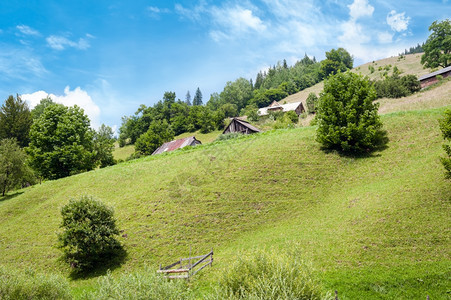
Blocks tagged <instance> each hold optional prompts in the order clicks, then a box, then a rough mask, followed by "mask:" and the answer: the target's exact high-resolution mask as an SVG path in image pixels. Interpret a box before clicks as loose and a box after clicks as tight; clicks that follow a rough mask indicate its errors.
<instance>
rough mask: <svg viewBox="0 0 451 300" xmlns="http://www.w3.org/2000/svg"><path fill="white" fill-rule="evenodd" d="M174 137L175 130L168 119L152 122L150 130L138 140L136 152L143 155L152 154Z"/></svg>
mask: <svg viewBox="0 0 451 300" xmlns="http://www.w3.org/2000/svg"><path fill="white" fill-rule="evenodd" d="M173 138H174V131H172V128H171V126H170V125H169V123H168V122H166V120H163V122H161V121H155V122H152V124H150V127H149V130H147V132H146V133H144V134H142V135H141V136H140V137H139V138H138V139H137V140H136V143H135V152H137V153H139V154H141V155H151V154H152V153H153V152H154V151H155V150H156V149H157V148H158V147H160V146H161V145H162V144H163V143H166V142H169V141H170V140H172V139H173Z"/></svg>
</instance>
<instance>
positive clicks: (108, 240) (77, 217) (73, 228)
mask: <svg viewBox="0 0 451 300" xmlns="http://www.w3.org/2000/svg"><path fill="white" fill-rule="evenodd" d="M61 215H62V217H63V221H62V224H61V227H62V228H63V229H64V231H63V232H62V233H60V234H58V242H59V244H58V248H60V249H61V250H62V251H63V253H64V258H65V260H66V261H67V262H69V263H70V265H71V267H72V268H73V270H74V272H75V273H83V272H86V271H90V270H92V269H93V268H95V267H96V266H98V265H100V264H101V263H105V262H110V261H111V260H112V259H114V258H115V257H117V256H118V255H119V254H120V253H121V252H122V251H123V249H122V246H121V245H120V243H119V242H118V241H117V240H116V235H118V234H119V230H118V229H117V227H116V220H115V219H114V217H113V209H112V208H109V207H107V206H105V205H104V204H103V203H101V202H100V201H96V200H94V199H92V197H88V196H82V197H81V198H80V200H70V202H69V203H68V204H67V205H65V206H64V207H63V208H62V209H61Z"/></svg>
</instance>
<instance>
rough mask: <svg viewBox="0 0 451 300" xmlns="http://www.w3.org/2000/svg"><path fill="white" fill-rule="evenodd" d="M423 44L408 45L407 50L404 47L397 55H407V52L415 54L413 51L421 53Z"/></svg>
mask: <svg viewBox="0 0 451 300" xmlns="http://www.w3.org/2000/svg"><path fill="white" fill-rule="evenodd" d="M423 46H424V43H423V44H421V45H420V44H417V45H416V46H415V47H410V48H409V50H407V49H405V50H404V52H403V53H400V54H399V56H401V55H407V54H415V53H423V52H424V50H423Z"/></svg>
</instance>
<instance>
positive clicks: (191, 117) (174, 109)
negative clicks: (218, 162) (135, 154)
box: [119, 55, 325, 146]
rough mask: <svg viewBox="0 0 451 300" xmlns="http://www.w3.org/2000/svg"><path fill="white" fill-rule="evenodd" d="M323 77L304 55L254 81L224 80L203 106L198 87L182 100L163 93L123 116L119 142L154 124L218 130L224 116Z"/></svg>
mask: <svg viewBox="0 0 451 300" xmlns="http://www.w3.org/2000/svg"><path fill="white" fill-rule="evenodd" d="M324 76H325V74H323V73H322V71H321V64H320V63H319V62H317V61H316V59H315V58H314V57H313V58H310V57H308V56H307V55H305V56H304V58H303V59H301V60H300V61H297V62H296V63H295V64H294V65H293V66H288V64H287V62H286V60H283V61H282V62H278V63H277V64H276V65H273V66H272V67H270V68H269V69H268V70H265V71H260V72H259V73H258V74H257V76H256V80H255V83H254V82H253V80H252V79H250V80H248V79H245V78H238V79H236V80H235V81H229V82H227V83H226V85H225V87H224V89H223V91H222V92H221V93H219V94H218V93H213V94H212V95H211V96H210V99H209V100H208V101H207V103H206V105H202V103H203V102H202V93H201V91H200V89H199V88H198V89H197V91H196V96H195V99H193V101H191V96H190V92H189V91H188V92H187V93H186V96H185V99H184V100H181V99H177V100H176V94H175V93H174V92H165V93H164V95H163V99H162V100H160V101H158V102H157V103H156V104H154V105H153V106H146V105H141V106H140V107H139V108H138V110H137V111H136V112H135V114H134V115H132V116H126V117H123V118H122V125H121V127H120V135H119V144H120V145H121V146H124V145H126V144H135V142H136V141H137V140H138V139H139V137H140V136H141V135H143V134H144V133H146V132H147V131H148V130H149V128H152V126H151V125H152V124H155V123H165V124H166V123H167V124H168V125H169V127H168V128H169V129H170V130H171V131H172V132H173V133H174V135H179V134H181V133H184V132H194V131H196V130H200V131H201V132H202V133H208V132H210V131H213V130H215V129H221V128H223V126H224V119H225V118H228V117H236V116H239V115H247V114H256V111H257V110H258V108H260V107H265V106H267V105H269V104H270V103H271V102H272V101H274V100H276V101H278V100H281V99H283V98H285V97H287V96H288V95H291V94H294V93H297V92H298V91H300V90H303V89H305V88H308V87H310V86H312V85H314V84H316V83H318V82H319V81H321V80H322V78H323V77H324ZM169 136H172V135H169Z"/></svg>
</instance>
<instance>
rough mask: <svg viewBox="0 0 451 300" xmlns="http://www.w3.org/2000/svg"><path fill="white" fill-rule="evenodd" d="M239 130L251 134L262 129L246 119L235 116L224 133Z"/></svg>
mask: <svg viewBox="0 0 451 300" xmlns="http://www.w3.org/2000/svg"><path fill="white" fill-rule="evenodd" d="M232 132H239V133H243V134H251V133H256V132H260V130H259V129H258V128H256V127H254V126H252V125H251V124H249V123H248V122H246V121H243V120H240V119H238V118H233V119H232V121H231V122H230V124H229V125H228V126H227V127H226V129H224V131H223V133H222V134H227V133H232Z"/></svg>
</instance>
